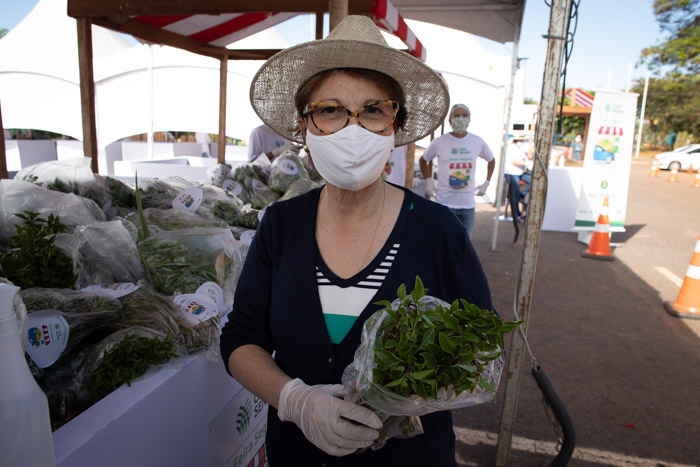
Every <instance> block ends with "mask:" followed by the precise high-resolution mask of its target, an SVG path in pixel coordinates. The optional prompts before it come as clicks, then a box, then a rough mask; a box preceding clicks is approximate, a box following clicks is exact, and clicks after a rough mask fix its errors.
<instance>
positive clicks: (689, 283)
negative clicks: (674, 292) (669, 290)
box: [664, 236, 700, 319]
mask: <svg viewBox="0 0 700 467" xmlns="http://www.w3.org/2000/svg"><path fill="white" fill-rule="evenodd" d="M664 307H665V308H666V311H668V312H669V313H671V314H672V315H674V316H678V317H680V318H695V319H700V236H698V241H697V242H696V243H695V250H694V251H693V256H691V257H690V265H689V266H688V270H687V271H686V273H685V278H684V279H683V284H681V290H680V292H678V297H677V298H676V301H675V302H673V304H671V303H669V302H664Z"/></svg>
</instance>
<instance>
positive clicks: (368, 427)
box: [277, 378, 382, 456]
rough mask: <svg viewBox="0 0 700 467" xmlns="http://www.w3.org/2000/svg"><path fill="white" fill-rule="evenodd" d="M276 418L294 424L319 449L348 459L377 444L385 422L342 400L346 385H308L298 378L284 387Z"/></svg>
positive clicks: (365, 410) (372, 413)
mask: <svg viewBox="0 0 700 467" xmlns="http://www.w3.org/2000/svg"><path fill="white" fill-rule="evenodd" d="M277 416H278V417H279V419H280V420H282V421H283V422H287V421H291V422H294V423H295V424H296V425H297V426H298V427H299V428H301V431H302V432H303V433H304V436H306V439H308V440H309V441H311V442H312V443H313V444H314V445H315V446H316V447H317V448H319V449H321V450H322V451H324V452H326V453H328V454H330V455H332V456H345V455H347V454H352V453H353V452H355V451H357V450H358V449H362V448H366V447H369V446H371V445H372V444H374V440H375V439H377V437H378V436H379V432H378V431H377V430H378V429H379V428H381V427H382V421H381V420H380V419H379V417H378V416H377V414H375V413H374V412H372V411H371V410H369V409H367V408H365V407H362V406H359V405H357V404H353V403H352V402H348V401H346V400H344V399H343V386H342V385H340V384H327V385H320V384H319V385H315V386H308V385H306V384H304V382H303V381H302V380H300V379H299V378H297V379H293V380H291V381H290V382H288V383H287V384H285V385H284V388H282V392H281V393H280V400H279V406H278V408H277Z"/></svg>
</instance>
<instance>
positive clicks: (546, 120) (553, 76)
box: [495, 0, 572, 467]
mask: <svg viewBox="0 0 700 467" xmlns="http://www.w3.org/2000/svg"><path fill="white" fill-rule="evenodd" d="M571 1H572V0H552V6H551V13H550V17H549V32H548V34H547V36H546V38H547V54H546V59H545V66H544V76H543V80H542V81H543V82H542V95H541V97H540V115H539V117H540V118H539V122H538V125H537V128H536V130H535V144H536V153H535V164H534V168H533V173H532V182H531V188H530V206H529V208H528V220H527V226H526V229H525V246H524V249H523V257H522V261H521V264H520V273H519V275H518V284H517V291H516V301H515V308H516V309H517V319H520V320H522V321H523V324H522V325H521V326H520V331H521V332H514V333H513V335H512V338H511V348H510V352H509V361H508V371H507V379H506V388H505V395H504V400H503V410H502V412H501V426H500V431H499V435H498V445H497V448H496V449H497V451H496V464H495V465H496V466H499V467H505V466H507V465H508V458H509V455H510V447H511V442H512V439H513V428H514V422H515V412H516V408H517V403H518V392H519V390H520V377H521V375H522V371H521V366H522V362H523V359H524V344H525V335H526V334H527V325H528V321H529V320H528V318H529V315H530V300H531V299H532V291H533V290H534V281H535V268H536V264H537V250H538V246H539V239H540V229H541V227H542V219H543V218H544V208H545V201H546V193H547V168H548V167H549V156H550V152H551V150H552V136H553V130H554V117H555V115H556V104H557V88H558V85H559V76H560V73H561V66H562V57H563V50H564V45H565V43H566V39H567V37H566V36H567V27H568V26H567V25H568V18H569V15H570V11H571ZM533 363H534V362H533Z"/></svg>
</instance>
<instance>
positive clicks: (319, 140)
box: [306, 125, 394, 191]
mask: <svg viewBox="0 0 700 467" xmlns="http://www.w3.org/2000/svg"><path fill="white" fill-rule="evenodd" d="M306 145H307V146H308V147H309V152H310V154H311V159H312V160H313V161H314V166H315V167H316V170H318V173H319V174H321V176H322V177H323V178H324V180H326V182H328V183H330V184H331V185H335V186H337V187H338V188H342V189H344V190H351V191H358V190H361V189H363V188H365V187H367V186H368V185H369V184H371V183H372V182H374V181H375V180H377V179H378V178H379V177H380V176H381V174H382V170H384V166H385V165H386V161H387V160H389V154H391V150H392V149H393V148H394V133H392V134H390V135H389V136H382V135H378V134H377V133H373V132H371V131H369V130H365V129H364V128H362V127H361V126H360V125H348V126H346V127H345V128H343V129H342V130H339V131H337V132H335V133H333V134H330V135H324V136H319V135H315V134H313V133H311V132H310V131H309V130H306Z"/></svg>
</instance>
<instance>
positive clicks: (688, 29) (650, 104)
mask: <svg viewBox="0 0 700 467" xmlns="http://www.w3.org/2000/svg"><path fill="white" fill-rule="evenodd" d="M652 8H653V9H654V15H655V17H656V22H657V23H658V25H659V29H660V30H661V32H662V35H663V41H662V42H660V43H658V44H656V45H654V46H652V47H648V48H646V49H644V50H642V52H641V60H640V61H641V63H643V64H645V65H646V66H647V67H648V68H649V70H650V71H651V72H652V75H653V77H652V78H651V79H650V80H649V88H648V93H647V102H646V109H645V118H646V120H648V122H649V129H650V130H651V133H652V138H651V139H652V140H653V141H654V140H655V141H658V140H660V139H661V138H663V135H665V134H668V133H669V132H671V131H675V132H677V133H682V132H684V133H686V134H687V137H688V138H689V139H691V140H697V139H698V136H700V77H699V75H698V72H700V0H654V4H653V6H652ZM632 91H633V92H637V93H639V94H640V95H641V94H642V93H643V91H644V80H642V79H639V80H637V81H636V83H635V85H634V86H633V88H632Z"/></svg>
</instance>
